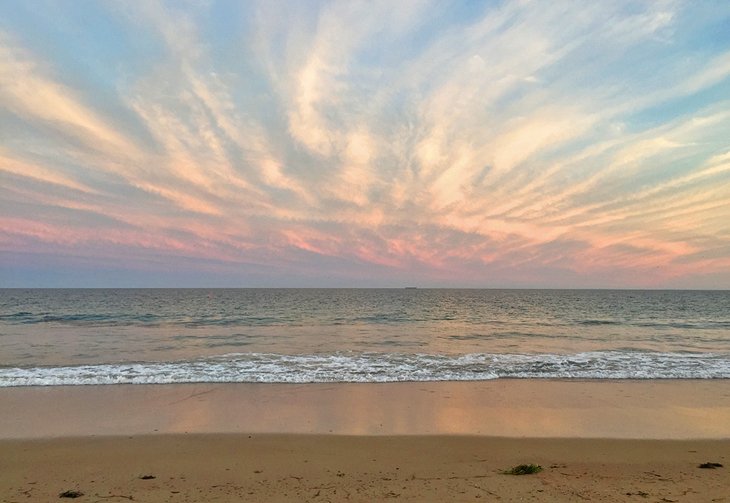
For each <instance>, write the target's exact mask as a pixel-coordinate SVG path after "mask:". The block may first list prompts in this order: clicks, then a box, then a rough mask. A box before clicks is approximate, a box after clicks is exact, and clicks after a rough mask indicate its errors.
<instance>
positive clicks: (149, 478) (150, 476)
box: [139, 475, 157, 480]
mask: <svg viewBox="0 0 730 503" xmlns="http://www.w3.org/2000/svg"><path fill="white" fill-rule="evenodd" d="M139 478H140V479H141V480H152V479H156V478H157V477H155V476H154V475H140V477H139Z"/></svg>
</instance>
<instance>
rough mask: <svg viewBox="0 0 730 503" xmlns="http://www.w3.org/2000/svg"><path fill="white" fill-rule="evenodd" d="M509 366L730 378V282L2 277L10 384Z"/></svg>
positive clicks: (523, 373) (362, 377)
mask: <svg viewBox="0 0 730 503" xmlns="http://www.w3.org/2000/svg"><path fill="white" fill-rule="evenodd" d="M498 378H561V379H565V378H579V379H685V378H689V379H698V378H699V379H727V378H730V291H636V290H471V289H470V290H458V289H453V290H452V289H2V290H0V387H4V386H26V385H85V384H128V383H139V384H144V383H188V382H272V383H274V382H286V383H310V382H393V381H447V380H485V379H498Z"/></svg>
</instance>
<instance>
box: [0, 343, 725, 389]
mask: <svg viewBox="0 0 730 503" xmlns="http://www.w3.org/2000/svg"><path fill="white" fill-rule="evenodd" d="M497 378H533V379H544V378H562V379H566V378H579V379H728V378H730V355H728V354H694V353H652V352H629V351H604V352H587V353H576V354H570V355H557V354H535V355H529V354H482V353H475V354H465V355H455V356H449V355H432V354H403V353H334V354H310V355H282V354H270V353H236V354H229V355H224V356H220V357H216V358H210V359H201V360H194V361H178V362H140V363H131V364H99V365H80V366H67V367H30V368H18V367H14V368H0V387H8V386H56V385H94V384H169V383H196V382H197V383H199V382H260V383H264V382H265V383H316V382H397V381H478V380H488V379H497Z"/></svg>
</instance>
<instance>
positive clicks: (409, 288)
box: [406, 286, 418, 290]
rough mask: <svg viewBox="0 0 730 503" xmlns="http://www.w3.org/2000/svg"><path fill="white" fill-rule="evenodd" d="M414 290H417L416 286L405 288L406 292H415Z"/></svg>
mask: <svg viewBox="0 0 730 503" xmlns="http://www.w3.org/2000/svg"><path fill="white" fill-rule="evenodd" d="M416 289H418V287H417V286H407V287H406V290H416Z"/></svg>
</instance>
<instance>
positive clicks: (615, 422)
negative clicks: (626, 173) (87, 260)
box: [0, 380, 730, 503]
mask: <svg viewBox="0 0 730 503" xmlns="http://www.w3.org/2000/svg"><path fill="white" fill-rule="evenodd" d="M329 432H332V433H329ZM526 437H527V438H526ZM549 437H558V438H549ZM705 462H713V463H720V464H722V465H724V466H723V467H718V468H715V469H703V468H699V465H700V464H701V463H705ZM526 463H536V464H539V465H541V466H542V467H543V468H544V470H543V471H542V472H540V473H537V474H534V475H523V476H514V475H505V474H504V473H503V472H504V471H505V470H507V469H509V468H511V467H513V466H515V465H518V464H526ZM143 476H151V477H154V478H147V479H143V478H141V477H143ZM67 490H77V491H80V492H82V493H83V496H80V497H79V498H78V499H76V500H75V501H80V502H84V501H86V502H107V501H108V502H118V501H121V502H124V501H146V502H153V503H154V502H163V501H164V502H168V501H169V502H176V501H181V502H182V501H195V502H204V501H251V502H258V501H262V502H264V501H313V502H327V501H330V502H335V501H362V502H366V501H368V502H369V501H390V500H391V499H392V500H399V501H419V502H420V501H425V502H428V501H439V502H441V501H559V502H570V501H581V502H582V501H611V502H615V501H626V502H631V501H637V502H644V501H652V502H667V501H670V502H671V501H678V502H680V501H681V502H692V501H697V502H710V501H726V502H730V381H727V380H720V381H602V382H595V381H493V382H479V383H404V384H388V385H374V384H365V385H346V384H343V385H305V386H295V385H167V386H165V385H163V386H94V387H81V386H79V387H49V388H18V389H9V388H5V389H0V503H6V502H7V503H9V502H26V501H69V500H67V499H60V498H59V494H60V493H61V492H63V491H67Z"/></svg>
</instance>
